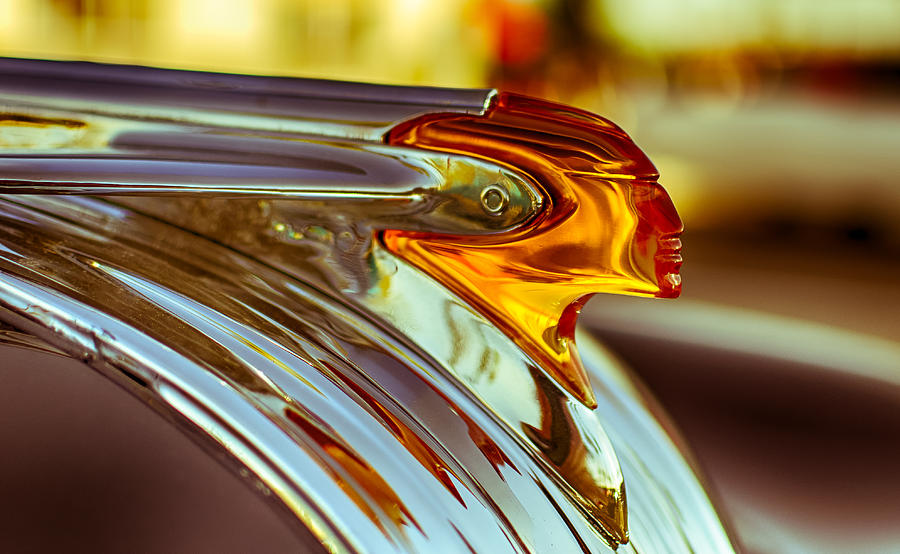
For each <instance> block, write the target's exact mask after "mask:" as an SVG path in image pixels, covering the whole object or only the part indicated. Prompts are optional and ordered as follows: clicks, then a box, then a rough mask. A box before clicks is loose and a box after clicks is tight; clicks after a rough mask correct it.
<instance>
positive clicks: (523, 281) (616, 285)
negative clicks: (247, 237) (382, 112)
mask: <svg viewBox="0 0 900 554" xmlns="http://www.w3.org/2000/svg"><path fill="white" fill-rule="evenodd" d="M386 141H387V142H388V143H389V144H394V145H408V146H415V147H417V148H425V149H431V150H439V151H444V152H453V153H461V154H467V155H471V156H475V157H480V158H483V159H488V160H491V161H493V162H495V163H501V164H507V165H509V166H511V167H512V168H514V169H516V170H518V171H520V172H521V173H524V174H526V175H527V176H529V177H531V178H532V179H533V180H534V181H535V182H536V183H538V185H539V186H540V188H541V189H542V190H543V193H544V195H545V198H544V202H545V204H546V205H545V208H544V210H543V211H542V213H541V214H540V215H538V216H537V218H536V219H535V220H534V221H532V222H530V223H529V224H528V225H526V226H524V227H523V228H521V229H519V230H516V231H512V232H508V233H502V234H498V235H494V236H477V237H475V236H448V235H437V234H429V233H411V232H401V231H386V232H385V233H384V236H383V240H384V244H385V246H386V247H387V248H388V249H389V250H390V251H392V252H393V253H394V254H396V255H398V256H400V257H402V258H404V259H406V260H408V261H409V262H411V263H413V264H414V265H416V266H417V267H419V268H421V269H422V270H424V271H425V272H427V273H428V274H430V275H431V276H433V277H434V278H436V279H438V280H439V281H441V282H442V283H444V284H445V285H446V286H448V287H449V288H451V289H453V290H454V291H455V292H456V293H457V294H459V295H460V296H462V297H464V298H465V299H467V301H469V302H470V303H471V304H472V305H473V306H474V307H475V308H476V309H478V310H479V311H480V312H481V313H483V314H484V315H485V316H487V317H488V318H489V319H491V321H493V322H494V323H495V324H496V325H497V326H498V327H500V328H501V329H503V330H504V332H505V333H506V334H507V335H509V336H510V337H511V338H512V339H513V340H515V341H516V343H517V344H518V345H519V346H520V347H521V348H522V349H523V350H524V351H525V352H526V353H527V354H528V355H529V356H531V357H532V358H533V359H535V360H536V361H537V362H538V363H539V364H540V365H541V367H542V368H543V369H544V370H545V371H547V372H548V373H549V374H550V375H552V376H553V377H554V378H555V379H556V380H557V381H558V382H559V383H560V384H561V385H562V386H563V387H565V389H566V390H568V391H569V392H570V393H572V394H573V395H574V396H575V397H576V398H578V399H579V400H580V401H581V402H583V403H584V404H585V405H587V406H591V407H593V406H595V405H596V401H595V399H594V395H593V391H592V390H591V386H590V383H589V381H588V378H587V375H586V373H585V371H584V368H583V367H582V365H581V361H580V359H579V358H578V353H577V351H576V350H575V349H574V331H575V320H576V318H577V316H578V312H579V311H580V309H581V306H582V305H583V304H584V303H585V302H586V301H587V299H588V298H589V297H590V296H591V295H592V294H594V293H597V292H607V293H620V294H631V295H639V296H656V297H663V298H673V297H676V296H678V294H679V293H680V291H681V277H680V275H679V271H680V268H681V241H680V239H679V235H680V233H681V231H682V230H683V226H682V224H681V220H680V219H679V217H678V214H677V212H676V211H675V207H674V206H673V205H672V201H671V200H670V199H669V196H668V194H667V193H666V192H665V190H664V189H663V188H662V187H661V186H660V185H659V184H658V183H657V178H658V173H657V171H656V168H655V167H654V166H653V164H652V163H651V162H650V160H649V159H648V158H647V157H646V155H644V153H643V152H641V150H640V149H639V148H638V147H637V146H636V145H635V144H634V142H632V141H631V139H630V138H629V137H628V135H627V134H626V133H625V132H624V131H622V129H620V128H619V127H618V126H616V125H615V124H613V123H611V122H609V121H607V120H606V119H603V118H601V117H599V116H596V115H594V114H591V113H588V112H584V111H581V110H577V109H574V108H570V107H567V106H562V105H559V104H553V103H550V102H545V101H542V100H537V99H532V98H528V97H524V96H518V95H513V94H508V93H504V94H501V95H500V96H499V98H498V101H497V102H496V104H495V105H494V106H493V107H492V109H491V110H490V111H489V112H488V113H487V114H486V115H484V116H474V115H459V114H439V115H431V116H424V117H421V118H418V119H416V120H413V121H411V122H408V123H406V124H403V125H401V126H398V127H396V128H394V129H393V130H391V132H390V133H389V134H388V135H387V137H386Z"/></svg>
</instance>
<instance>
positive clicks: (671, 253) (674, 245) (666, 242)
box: [655, 235, 683, 263]
mask: <svg viewBox="0 0 900 554" xmlns="http://www.w3.org/2000/svg"><path fill="white" fill-rule="evenodd" d="M655 258H656V261H657V262H666V263H681V262H682V261H683V260H682V258H681V238H680V237H679V236H678V235H675V236H671V235H670V236H667V237H663V238H661V239H659V241H658V242H657V248H656V256H655Z"/></svg>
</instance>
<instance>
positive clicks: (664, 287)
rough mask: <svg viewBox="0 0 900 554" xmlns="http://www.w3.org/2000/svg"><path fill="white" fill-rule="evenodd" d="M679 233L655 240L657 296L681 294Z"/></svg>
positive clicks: (674, 296)
mask: <svg viewBox="0 0 900 554" xmlns="http://www.w3.org/2000/svg"><path fill="white" fill-rule="evenodd" d="M679 235H680V233H673V234H670V235H665V236H663V237H662V238H660V239H659V240H658V241H657V248H656V255H655V256H654V260H655V261H656V281H657V283H658V284H659V292H658V293H657V294H656V296H657V297H659V298H676V297H678V296H679V295H680V294H681V264H682V262H683V261H684V260H683V259H682V257H681V238H680V237H679Z"/></svg>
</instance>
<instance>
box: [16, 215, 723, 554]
mask: <svg viewBox="0 0 900 554" xmlns="http://www.w3.org/2000/svg"><path fill="white" fill-rule="evenodd" d="M0 208H2V209H0V213H2V225H0V304H2V306H3V307H4V308H5V311H3V316H2V319H4V320H5V321H7V323H10V324H12V325H14V326H15V327H17V328H19V329H24V330H26V331H28V332H31V333H33V334H35V335H37V336H40V337H42V338H44V339H45V340H47V342H49V343H51V344H53V345H55V346H56V347H58V348H60V349H62V350H64V351H66V352H67V353H68V354H69V355H71V356H74V357H77V358H79V359H81V360H83V361H85V362H86V363H88V364H89V365H91V366H93V367H94V368H96V369H98V370H100V371H101V372H104V373H106V374H110V375H118V376H119V378H120V379H123V377H122V376H125V378H127V379H128V380H129V381H130V382H131V383H132V384H134V383H138V384H139V385H138V389H140V393H141V394H145V395H149V396H150V397H152V398H153V399H154V400H153V401H154V402H159V403H161V404H163V405H165V406H168V407H170V409H172V410H174V411H175V412H177V413H178V414H180V415H181V417H183V418H184V419H186V420H187V421H188V422H190V424H192V425H193V426H195V427H196V428H197V431H199V432H201V433H205V434H206V435H207V436H208V437H210V438H211V439H212V440H214V441H216V442H217V443H218V444H220V445H221V447H222V448H225V449H226V450H227V451H228V452H229V453H230V454H231V455H232V456H234V457H235V458H237V459H238V460H239V461H240V462H241V463H242V464H243V465H244V467H246V468H247V469H248V470H249V471H250V472H251V473H252V474H253V475H255V476H256V477H257V478H258V479H259V482H260V487H261V490H262V491H263V493H264V494H272V495H274V496H276V497H277V498H278V499H280V500H281V502H283V503H284V504H285V505H286V506H287V507H288V508H289V509H290V510H292V512H293V513H294V514H295V515H296V516H297V518H298V520H299V521H300V522H302V523H303V524H304V525H306V526H308V527H309V528H310V529H311V530H312V531H313V532H314V533H315V534H316V535H317V536H318V537H319V539H320V540H322V541H323V543H324V544H326V545H327V546H328V547H330V548H332V549H333V550H336V551H341V550H350V551H393V550H398V549H399V550H421V551H429V550H433V549H435V548H440V549H442V550H443V549H448V548H449V549H464V548H467V546H466V545H467V544H468V545H470V546H471V547H472V548H474V549H475V550H476V551H488V552H496V551H548V550H552V549H558V548H564V549H565V550H567V551H568V550H572V551H577V550H584V551H598V552H603V551H607V549H608V546H607V544H608V540H609V539H608V537H604V536H603V535H602V534H598V532H597V530H596V528H595V527H594V526H593V524H592V521H591V518H590V517H589V514H586V513H583V512H582V511H581V510H580V509H579V507H578V504H577V503H576V502H574V501H573V500H572V498H571V489H569V488H568V487H567V485H566V482H565V480H563V479H561V478H560V476H559V472H558V471H556V470H555V469H554V468H553V461H554V459H553V457H554V455H555V454H559V453H565V452H568V453H569V454H568V456H569V459H571V460H573V463H574V462H575V461H576V460H580V462H578V463H582V464H588V465H586V466H584V467H585V469H586V470H588V471H589V470H590V468H591V467H594V468H597V467H598V466H592V465H590V464H591V462H590V460H591V457H590V456H592V454H591V452H597V454H594V455H599V456H604V455H606V456H608V455H612V450H611V449H610V448H615V449H616V453H617V454H618V459H619V460H620V462H621V463H622V466H621V467H622V476H623V477H624V478H625V479H627V480H628V481H627V482H628V483H629V485H628V486H629V489H628V490H629V511H630V525H631V535H630V539H631V540H630V542H629V543H628V544H626V545H622V546H620V547H619V550H620V551H625V552H628V551H636V552H639V551H656V550H657V549H658V548H657V547H660V546H661V545H666V546H665V547H664V548H665V549H666V550H667V551H672V552H677V551H685V552H687V551H691V550H693V551H717V552H718V551H726V550H727V549H728V548H729V547H728V542H727V538H726V536H725V535H724V533H723V531H722V528H721V525H720V524H719V523H718V519H717V518H716V515H715V513H714V512H713V510H712V508H711V506H710V505H709V502H708V500H706V497H705V495H704V493H703V490H702V488H701V487H700V486H699V484H698V483H697V481H696V478H695V477H693V474H692V472H691V471H690V469H689V467H688V466H687V465H686V464H685V462H684V461H683V459H682V458H681V456H680V455H679V454H678V452H677V450H676V449H675V448H674V446H673V444H672V443H671V441H670V439H668V437H667V435H666V434H665V432H664V431H663V429H662V428H661V427H660V426H659V424H658V423H656V421H655V419H654V418H653V417H652V416H651V415H650V412H648V411H647V410H646V409H645V408H643V407H642V404H641V402H642V400H641V396H640V394H639V393H638V392H637V391H636V389H634V388H633V387H634V386H633V385H631V384H630V380H629V378H628V377H627V375H626V374H625V373H624V372H622V370H621V369H619V368H617V367H616V366H615V364H614V363H613V362H611V361H610V358H609V357H608V356H604V355H603V354H602V353H599V351H598V353H595V352H593V351H589V352H588V353H586V355H585V356H584V359H585V363H586V365H587V367H588V369H589V371H590V372H591V373H590V374H591V376H592V379H593V380H594V385H595V388H596V389H597V391H598V400H599V402H598V404H599V408H598V409H597V411H594V412H591V411H589V410H587V409H586V408H584V407H583V406H581V405H580V404H579V403H577V402H576V401H574V400H572V399H570V400H565V396H564V395H561V393H559V392H556V393H554V392H553V391H554V389H555V387H548V386H547V380H546V378H544V377H542V374H541V373H540V372H539V371H535V370H534V369H533V366H531V365H530V364H529V363H528V362H527V360H526V359H524V358H523V357H522V355H521V353H517V351H516V348H515V346H513V345H512V343H511V342H509V340H508V339H505V337H504V336H503V335H502V333H499V332H497V331H495V330H493V327H492V326H491V325H490V324H488V323H487V322H486V321H485V320H484V319H483V318H481V317H480V316H478V315H477V314H476V313H474V312H472V311H471V309H469V308H467V307H466V306H465V305H464V304H463V303H462V302H460V301H459V300H458V299H455V298H453V296H452V295H450V294H449V293H447V292H444V291H442V289H439V288H436V287H434V285H431V284H426V283H427V281H426V278H424V277H423V276H422V275H421V274H419V273H418V272H416V271H415V270H414V269H413V268H410V267H408V266H406V265H405V264H403V263H402V262H400V263H398V265H397V266H396V268H395V269H394V271H393V279H394V280H393V283H392V286H393V287H397V288H392V289H390V288H389V290H387V291H386V294H382V293H381V292H379V291H378V290H377V289H376V290H375V291H373V292H372V293H371V294H370V295H366V296H367V297H368V298H363V300H364V302H360V298H358V297H357V298H354V297H352V296H347V297H344V298H343V299H342V298H341V295H340V294H339V293H338V292H336V291H334V290H328V289H327V288H326V287H317V286H313V285H312V284H311V283H309V282H303V281H301V280H298V279H297V278H295V277H292V276H290V275H288V274H286V273H284V272H282V271H278V270H275V269H272V268H271V267H269V266H267V265H263V264H260V263H259V262H257V261H254V260H253V259H251V258H248V257H247V256H245V255H242V254H239V253H237V252H235V251H233V250H231V249H228V248H225V247H222V246H219V245H216V244H215V243H212V242H209V241H208V240H206V239H203V238H202V237H198V236H197V235H194V234H191V233H186V232H184V231H181V230H179V229H177V228H175V227H172V226H170V225H166V224H164V223H161V222H159V221H157V220H154V219H150V218H146V217H142V216H139V215H137V214H135V213H133V212H131V211H129V210H126V209H123V208H119V207H116V206H114V205H110V204H107V203H104V202H100V201H97V200H92V199H88V198H80V197H72V198H62V197H18V198H17V197H7V198H6V199H5V200H4V201H3V202H2V203H0ZM412 286H415V287H419V288H416V289H405V290H407V292H412V290H415V291H417V292H418V293H419V296H416V295H414V294H406V295H401V296H399V297H397V296H396V294H397V293H399V291H400V290H402V287H412ZM423 286H425V287H429V288H421V287H423ZM426 290H427V291H428V293H429V296H422V294H423V293H424V292H425V291H426ZM434 293H437V294H435V296H434V297H433V299H430V300H429V301H428V302H422V301H421V299H423V298H432V297H431V296H430V295H431V294H434ZM417 300H419V302H417ZM361 304H368V305H370V306H373V307H376V308H379V311H380V312H381V313H382V314H389V313H390V312H391V309H390V307H391V306H394V307H396V313H397V314H398V315H397V316H396V317H395V318H394V320H395V321H396V322H397V324H401V323H403V322H402V321H401V320H402V318H403V317H408V318H411V319H410V320H409V323H408V324H407V326H406V328H405V331H404V332H403V333H401V332H400V330H399V329H398V328H397V326H396V325H391V323H390V321H387V322H386V321H383V320H382V319H381V318H376V317H374V314H373V313H371V312H368V311H366V310H363V308H364V307H365V306H362V307H361V306H360V305H361ZM429 307H433V308H436V309H431V310H429ZM417 313H418V314H427V317H428V318H427V319H418V320H415V319H412V318H413V316H415V315H416V314H417ZM325 330H328V331H327V333H326V332H325ZM453 333H457V336H456V337H454V335H453ZM581 340H582V342H584V339H583V338H582V339H581ZM413 341H418V342H419V344H418V345H417V344H415V343H414V342H413ZM476 341H477V342H476ZM466 344H468V345H470V347H468V348H461V347H460V345H466ZM475 345H480V346H475ZM436 356H442V357H444V359H443V360H442V359H439V358H437V357H436ZM530 368H531V369H530ZM529 373H531V377H530V378H529V377H528V374H529ZM598 383H599V384H598ZM132 388H134V385H132ZM553 398H557V400H552V399H553ZM600 421H603V427H604V428H605V429H606V430H607V432H609V433H611V434H610V435H609V436H610V439H609V442H608V441H607V440H606V439H605V436H606V435H605V434H603V432H602V431H601V430H600ZM577 437H581V439H580V441H583V442H579V440H574V439H576V438H577ZM541 438H542V439H544V442H543V443H538V444H536V443H535V442H531V444H529V441H535V440H537V439H541ZM576 445H578V447H577V448H574V449H573V447H575V446H576ZM541 446H543V448H544V450H541ZM595 448H599V450H595ZM604 448H606V449H608V450H603V449H604ZM560 449H562V450H560ZM572 456H574V457H572ZM585 456H587V457H585ZM557 469H559V468H557ZM562 471H563V472H564V471H565V468H563V469H562ZM598 477H600V478H602V476H598ZM610 477H613V476H610ZM679 545H680V546H679ZM623 549H624V550H623Z"/></svg>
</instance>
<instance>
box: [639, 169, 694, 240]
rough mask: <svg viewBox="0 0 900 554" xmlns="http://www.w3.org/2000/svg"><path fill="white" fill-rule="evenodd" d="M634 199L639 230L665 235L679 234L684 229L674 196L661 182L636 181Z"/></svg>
mask: <svg viewBox="0 0 900 554" xmlns="http://www.w3.org/2000/svg"><path fill="white" fill-rule="evenodd" d="M632 199H633V202H634V210H635V213H636V214H637V216H638V219H639V220H640V225H639V230H643V231H644V232H645V233H647V234H657V235H660V236H663V237H665V236H669V235H678V234H680V233H681V232H683V231H684V224H683V223H682V222H681V217H679V216H678V211H677V210H676V209H675V204H673V203H672V198H671V197H669V193H667V192H666V190H665V189H664V188H662V186H661V185H660V184H659V183H655V182H649V181H635V182H634V184H633V185H632ZM640 227H643V229H640Z"/></svg>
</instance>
